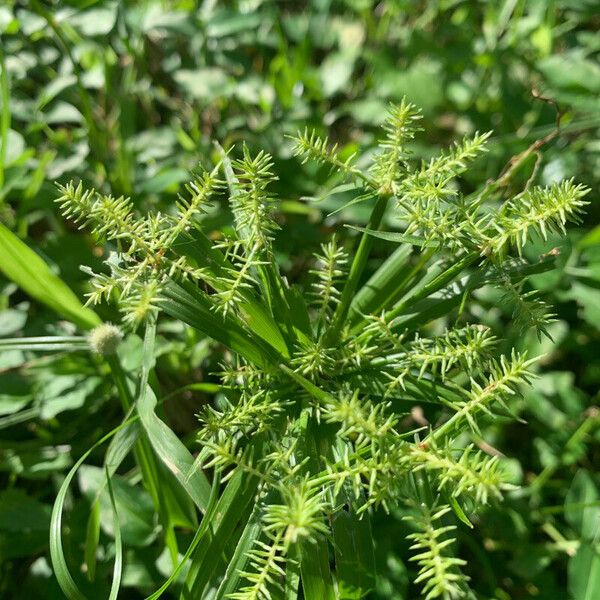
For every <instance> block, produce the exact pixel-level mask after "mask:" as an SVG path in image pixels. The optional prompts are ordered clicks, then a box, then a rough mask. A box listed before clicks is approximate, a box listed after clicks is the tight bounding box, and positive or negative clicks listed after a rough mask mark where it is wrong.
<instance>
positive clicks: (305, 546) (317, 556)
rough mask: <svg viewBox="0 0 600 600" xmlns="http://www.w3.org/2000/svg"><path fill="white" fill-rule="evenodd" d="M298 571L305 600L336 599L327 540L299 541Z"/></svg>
mask: <svg viewBox="0 0 600 600" xmlns="http://www.w3.org/2000/svg"><path fill="white" fill-rule="evenodd" d="M300 557H301V558H300V573H301V578H302V590H303V592H304V598H305V600H336V594H335V589H334V587H333V577H332V575H331V569H330V567H329V549H328V544H327V540H325V539H324V538H319V539H317V540H315V541H310V540H302V541H301V542H300Z"/></svg>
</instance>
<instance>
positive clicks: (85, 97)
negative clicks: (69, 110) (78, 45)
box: [32, 0, 106, 158]
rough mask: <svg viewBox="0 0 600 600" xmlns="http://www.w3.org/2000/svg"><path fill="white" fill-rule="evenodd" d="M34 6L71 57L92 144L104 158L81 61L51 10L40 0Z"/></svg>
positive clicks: (35, 0)
mask: <svg viewBox="0 0 600 600" xmlns="http://www.w3.org/2000/svg"><path fill="white" fill-rule="evenodd" d="M32 7H33V10H34V11H35V12H36V13H38V14H39V15H40V16H41V17H43V18H44V20H45V21H46V23H48V26H49V27H50V29H52V31H53V32H54V34H55V35H56V37H57V39H58V42H59V44H60V46H61V47H62V49H63V50H64V52H65V54H66V55H67V57H68V58H69V61H70V63H71V65H72V66H73V72H74V74H75V78H76V80H77V90H78V91H79V96H80V99H81V109H82V113H83V118H84V119H85V123H86V125H87V128H88V132H89V138H90V145H91V146H93V149H94V150H95V152H96V155H97V156H98V157H100V158H104V157H105V154H106V153H105V152H104V148H103V147H102V146H101V144H100V136H99V133H98V128H97V127H96V121H95V120H94V114H93V111H92V100H91V97H90V94H89V93H88V91H87V90H86V89H85V85H84V84H83V77H82V75H83V74H82V71H81V67H80V66H79V63H78V62H77V61H76V60H75V57H74V56H73V53H72V52H71V48H70V46H69V44H68V42H67V39H66V38H65V36H64V34H63V32H62V31H61V29H60V26H59V24H58V23H57V22H56V19H55V18H54V16H53V15H52V14H51V13H50V12H48V10H46V8H45V7H44V6H42V4H41V3H40V2H39V1H38V0H33V1H32Z"/></svg>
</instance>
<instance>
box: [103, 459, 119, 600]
mask: <svg viewBox="0 0 600 600" xmlns="http://www.w3.org/2000/svg"><path fill="white" fill-rule="evenodd" d="M104 471H105V473H106V485H107V487H108V496H109V498H110V505H111V507H112V513H113V522H114V532H115V564H114V567H113V579H112V584H111V586H110V594H109V596H108V600H117V596H118V595H119V588H120V587H121V575H122V573H123V542H122V540H121V526H120V525H119V513H118V511H117V503H116V502H115V495H114V492H113V488H112V483H111V478H112V475H111V474H110V473H109V470H108V467H105V469H104Z"/></svg>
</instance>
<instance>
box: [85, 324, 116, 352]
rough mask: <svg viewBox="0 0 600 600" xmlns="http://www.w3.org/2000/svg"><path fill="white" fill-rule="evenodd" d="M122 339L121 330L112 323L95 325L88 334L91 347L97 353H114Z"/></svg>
mask: <svg viewBox="0 0 600 600" xmlns="http://www.w3.org/2000/svg"><path fill="white" fill-rule="evenodd" d="M122 339H123V332H122V331H121V330H120V329H119V328H118V327H117V326H116V325H113V324H112V323H102V325H98V327H95V328H94V329H93V330H92V332H91V333H90V336H89V343H90V347H91V349H92V350H93V351H94V352H96V353H97V354H102V355H103V356H108V355H109V354H114V353H115V352H116V350H117V348H118V346H119V344H120V343H121V340H122Z"/></svg>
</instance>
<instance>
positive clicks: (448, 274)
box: [387, 252, 479, 321]
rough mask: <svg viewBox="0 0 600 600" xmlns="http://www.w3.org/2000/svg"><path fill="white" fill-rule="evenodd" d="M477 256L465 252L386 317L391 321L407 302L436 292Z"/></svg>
mask: <svg viewBox="0 0 600 600" xmlns="http://www.w3.org/2000/svg"><path fill="white" fill-rule="evenodd" d="M478 258H479V254H477V253H476V252H473V253H471V254H467V255H466V256H464V257H463V258H461V259H460V260H459V261H458V262H457V263H455V264H454V265H453V266H452V267H450V268H449V269H447V270H446V271H444V272H443V273H441V274H440V275H438V276H437V277H436V278H435V279H434V280H433V281H432V282H430V283H429V284H428V285H426V286H424V287H423V289H422V290H420V291H419V292H418V293H416V294H414V295H413V296H411V297H410V298H407V299H406V300H404V301H403V302H400V303H399V304H397V305H396V306H395V307H394V308H393V309H392V310H391V311H390V312H389V313H388V315H387V317H388V319H389V320H390V321H391V320H392V319H394V318H395V317H397V316H398V315H399V314H401V313H402V311H403V310H404V309H405V308H406V307H407V306H408V303H409V302H410V303H413V304H414V303H415V302H418V301H419V300H422V299H423V298H426V297H427V296H429V295H430V294H433V293H434V292H437V291H438V290H440V289H442V288H443V287H444V286H445V285H446V284H448V283H450V282H451V281H453V280H454V278H455V277H456V276H457V275H458V274H459V273H460V272H461V271H463V270H464V269H466V268H467V267H468V266H469V265H471V264H472V263H473V262H475V261H476V260H477V259H478Z"/></svg>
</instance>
